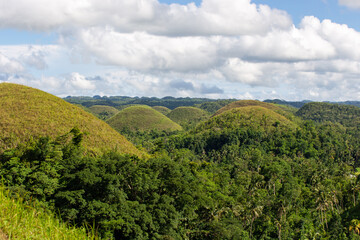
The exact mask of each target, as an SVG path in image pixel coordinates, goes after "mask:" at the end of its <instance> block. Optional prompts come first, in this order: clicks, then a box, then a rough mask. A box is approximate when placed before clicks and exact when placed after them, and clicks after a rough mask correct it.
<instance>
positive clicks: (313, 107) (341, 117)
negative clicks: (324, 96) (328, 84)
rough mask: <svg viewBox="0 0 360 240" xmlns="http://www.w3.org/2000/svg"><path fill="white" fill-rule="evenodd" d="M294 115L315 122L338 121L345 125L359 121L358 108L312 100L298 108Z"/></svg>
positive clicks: (355, 124)
mask: <svg viewBox="0 0 360 240" xmlns="http://www.w3.org/2000/svg"><path fill="white" fill-rule="evenodd" d="M296 115H297V116H299V117H300V118H302V119H304V120H313V121H315V122H326V121H329V122H338V123H341V124H342V125H344V126H347V127H354V126H357V125H359V123H360V108H359V107H355V106H350V105H339V104H331V103H320V102H312V103H307V104H305V105H304V106H303V107H302V108H300V109H299V110H298V111H297V112H296Z"/></svg>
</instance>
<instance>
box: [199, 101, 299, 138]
mask: <svg viewBox="0 0 360 240" xmlns="http://www.w3.org/2000/svg"><path fill="white" fill-rule="evenodd" d="M296 126H297V125H296V124H295V123H294V122H292V121H290V120H289V119H287V118H286V117H284V116H282V115H280V114H279V113H276V112H274V111H273V110H270V109H268V108H264V107H261V106H244V107H240V108H234V109H231V110H228V111H225V112H223V113H221V114H219V115H217V116H214V117H212V118H210V119H209V120H208V121H206V122H204V123H201V124H200V125H199V126H197V128H196V130H195V131H196V132H201V131H204V130H205V131H206V130H214V131H218V130H224V129H236V128H243V127H252V128H256V129H259V128H262V129H264V130H265V131H272V130H275V129H276V130H279V129H295V128H296Z"/></svg>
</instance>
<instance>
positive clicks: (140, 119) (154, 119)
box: [107, 105, 182, 131]
mask: <svg viewBox="0 0 360 240" xmlns="http://www.w3.org/2000/svg"><path fill="white" fill-rule="evenodd" d="M107 123H108V124H109V125H110V126H112V127H113V128H114V129H116V130H118V131H122V130H123V129H129V130H132V131H137V130H139V131H146V130H152V129H156V130H169V131H176V130H181V129H182V128H181V126H180V125H178V124H177V123H175V122H173V121H172V120H170V119H169V118H167V117H166V116H165V115H163V114H161V113H160V112H158V111H156V110H155V109H153V108H151V107H148V106H144V105H140V106H131V107H128V108H125V109H123V110H121V111H120V112H119V113H118V114H116V115H115V116H113V117H112V118H110V119H108V120H107Z"/></svg>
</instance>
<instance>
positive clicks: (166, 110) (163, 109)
mask: <svg viewBox="0 0 360 240" xmlns="http://www.w3.org/2000/svg"><path fill="white" fill-rule="evenodd" d="M152 108H153V109H155V110H156V111H158V112H160V113H162V114H164V115H165V116H166V115H168V114H169V113H170V112H171V110H170V109H169V108H167V107H164V106H154V107H152Z"/></svg>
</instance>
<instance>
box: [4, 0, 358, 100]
mask: <svg viewBox="0 0 360 240" xmlns="http://www.w3.org/2000/svg"><path fill="white" fill-rule="evenodd" d="M0 82H14V83H21V84H24V85H28V86H32V87H36V88H39V89H42V90H44V91H47V92H50V93H52V94H55V95H58V96H62V97H63V96H68V95H72V96H78V95H87V96H93V95H107V96H110V95H118V96H119V95H121V96H125V95H126V96H150V97H152V96H155V97H164V96H175V97H208V98H237V99H260V100H263V99H269V98H280V99H285V100H303V99H309V100H315V101H316V100H317V101H324V100H332V101H342V100H360V1H359V0H302V1H290V0H202V1H201V0H198V1H188V0H178V1H171V0H122V1H121V0H76V1H74V0H12V1H9V0H0Z"/></svg>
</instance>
